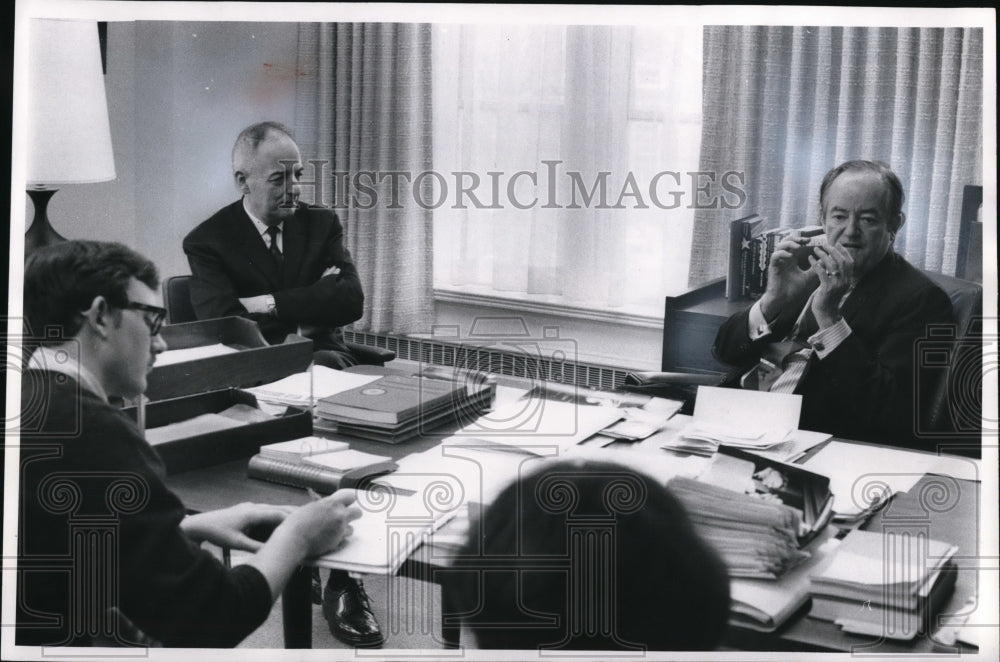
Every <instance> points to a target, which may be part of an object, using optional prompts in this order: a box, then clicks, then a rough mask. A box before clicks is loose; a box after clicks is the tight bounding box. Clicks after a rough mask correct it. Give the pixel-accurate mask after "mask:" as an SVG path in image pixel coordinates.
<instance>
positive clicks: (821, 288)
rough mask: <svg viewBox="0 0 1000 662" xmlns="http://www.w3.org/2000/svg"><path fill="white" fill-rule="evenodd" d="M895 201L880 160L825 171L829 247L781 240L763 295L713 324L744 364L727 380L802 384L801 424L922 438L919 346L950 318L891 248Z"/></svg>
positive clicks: (724, 350) (787, 387) (770, 387)
mask: <svg viewBox="0 0 1000 662" xmlns="http://www.w3.org/2000/svg"><path fill="white" fill-rule="evenodd" d="M902 204H903V187H902V184H901V183H900V181H899V178H898V177H897V176H896V174H895V173H893V172H892V170H891V169H890V168H889V166H887V165H886V164H884V163H881V162H877V161H849V162H847V163H844V164H841V165H840V166H837V167H836V168H834V169H833V170H831V171H830V172H829V173H827V175H826V177H825V178H824V179H823V182H822V185H821V186H820V222H821V223H822V225H823V228H824V230H825V232H826V242H825V244H823V245H821V246H818V247H814V248H810V247H808V246H807V243H808V240H807V239H805V238H803V237H801V236H798V235H793V236H791V237H790V238H788V239H786V240H785V241H783V242H781V243H779V244H778V246H777V247H776V249H775V251H774V253H773V255H772V256H771V261H770V264H769V266H768V283H767V289H766V291H765V293H764V295H763V296H762V297H761V298H760V299H759V300H758V301H757V302H756V303H754V304H753V306H751V307H750V308H749V309H747V310H745V311H743V312H742V313H738V314H736V315H734V316H732V317H731V318H730V319H729V320H727V321H726V322H725V323H724V324H723V325H722V327H721V328H720V329H719V332H718V335H717V337H716V340H715V346H714V347H713V351H714V353H715V355H716V357H717V358H718V359H719V360H721V361H723V362H724V363H728V364H731V365H736V366H740V370H739V371H737V372H736V373H734V374H733V376H731V378H730V385H735V384H736V383H737V381H738V382H739V383H740V385H742V386H743V387H744V388H756V389H759V390H766V391H772V392H785V393H793V392H794V393H800V394H801V395H802V417H801V426H802V427H803V428H806V429H813V430H820V431H823V432H829V433H832V434H835V435H838V436H841V437H848V438H854V439H863V440H870V441H876V442H881V443H890V444H896V445H903V446H913V445H919V443H920V440H919V439H918V438H917V437H916V435H915V432H914V431H915V430H916V429H917V426H916V425H915V416H918V415H920V412H921V409H920V408H921V406H922V404H923V403H920V402H916V403H915V400H916V399H917V396H916V395H915V384H916V381H917V378H916V370H917V366H915V363H916V358H915V357H916V351H915V349H916V343H917V341H918V340H919V339H921V338H924V337H926V332H927V327H928V325H929V324H941V323H949V322H951V321H952V320H953V317H952V308H951V302H950V300H949V299H948V296H947V295H946V294H945V293H944V292H943V291H942V290H941V289H940V288H938V287H937V286H936V285H935V284H934V283H932V282H931V281H930V279H928V278H927V277H926V276H925V275H924V274H922V273H921V272H920V271H919V270H918V269H916V268H914V267H913V266H912V265H910V264H909V263H908V262H907V261H906V260H905V259H903V257H902V256H900V255H898V254H896V253H895V252H894V251H893V242H894V241H895V238H896V233H897V232H899V229H900V227H902V225H903V222H904V221H905V216H904V214H903V212H902ZM803 253H805V255H806V256H807V259H808V265H804V264H803V263H802V261H801V260H802V257H803ZM800 265H801V266H800ZM803 266H808V268H802V267H803Z"/></svg>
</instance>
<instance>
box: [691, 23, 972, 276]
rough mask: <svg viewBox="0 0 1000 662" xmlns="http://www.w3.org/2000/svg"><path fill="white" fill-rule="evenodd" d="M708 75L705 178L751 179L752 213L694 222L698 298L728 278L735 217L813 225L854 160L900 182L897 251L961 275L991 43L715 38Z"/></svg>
mask: <svg viewBox="0 0 1000 662" xmlns="http://www.w3.org/2000/svg"><path fill="white" fill-rule="evenodd" d="M703 65H704V88H703V91H704V93H703V120H702V147H701V158H700V162H701V169H702V170H710V171H726V170H737V171H741V172H744V173H746V187H745V190H746V194H747V201H746V204H745V206H744V208H743V209H742V210H738V211H737V212H735V213H736V214H737V215H734V211H733V210H724V209H722V210H719V209H699V210H697V211H696V213H695V227H694V237H693V241H692V253H691V272H690V278H689V284H690V285H692V286H695V285H699V284H701V283H704V282H705V281H707V280H710V279H712V278H716V277H719V276H722V275H724V273H725V264H726V259H727V254H728V234H727V233H728V229H727V228H728V223H729V221H732V220H735V219H736V218H737V217H738V216H740V215H745V214H743V213H739V212H746V213H751V212H754V213H758V214H760V215H761V216H763V217H765V218H766V219H768V220H769V221H770V223H771V225H773V226H776V227H777V226H781V227H799V226H802V225H810V224H813V223H817V222H818V219H819V185H820V182H821V180H822V178H823V175H824V174H825V173H826V172H827V171H828V170H829V169H830V168H832V167H834V166H835V165H837V164H839V163H841V162H843V161H847V160H849V159H857V158H860V159H877V160H881V161H885V162H886V163H888V164H889V165H890V166H891V167H892V168H893V169H894V170H895V171H896V173H897V174H898V175H899V177H900V180H901V181H902V182H903V187H904V190H905V192H906V200H905V201H904V206H903V209H904V211H905V212H906V215H907V221H906V225H905V226H904V227H903V230H902V232H901V233H900V234H899V236H898V237H897V238H896V250H897V251H898V252H900V253H901V254H903V255H904V256H905V257H906V258H907V259H908V260H909V261H910V262H911V263H913V264H914V265H916V266H918V267H921V268H924V269H928V270H931V271H940V272H944V273H949V274H954V273H955V262H956V254H957V246H958V229H959V216H960V212H961V204H962V188H963V186H964V185H966V184H976V183H982V135H983V134H982V131H983V130H982V87H983V32H982V29H979V28H866V27H859V28H841V27H755V26H709V27H706V28H705V31H704V63H703Z"/></svg>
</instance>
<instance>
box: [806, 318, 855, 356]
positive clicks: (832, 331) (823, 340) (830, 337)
mask: <svg viewBox="0 0 1000 662" xmlns="http://www.w3.org/2000/svg"><path fill="white" fill-rule="evenodd" d="M849 335H851V327H850V326H848V324H847V320H845V319H844V318H843V317H841V318H840V319H839V320H838V321H837V323H836V324H834V325H833V326H828V327H826V328H825V329H820V330H819V331H817V332H816V333H814V334H812V335H811V336H809V344H810V345H812V347H813V349H814V350H816V356H818V357H819V358H820V359H825V358H826V357H827V356H828V355H829V354H830V352H832V351H833V350H835V349H837V348H838V347H839V346H840V343H842V342H844V340H846V339H847V336H849Z"/></svg>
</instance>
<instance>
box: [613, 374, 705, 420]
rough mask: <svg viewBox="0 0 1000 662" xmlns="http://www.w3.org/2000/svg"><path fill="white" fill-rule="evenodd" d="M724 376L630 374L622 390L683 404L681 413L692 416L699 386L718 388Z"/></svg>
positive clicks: (626, 377)
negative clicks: (677, 401)
mask: <svg viewBox="0 0 1000 662" xmlns="http://www.w3.org/2000/svg"><path fill="white" fill-rule="evenodd" d="M723 379H725V376H724V375H711V374H709V375H706V374H698V373H687V372H630V373H629V374H628V375H626V376H625V383H624V384H622V386H621V390H623V391H628V392H630V393H641V394H643V395H652V396H655V397H659V398H668V399H670V400H679V401H681V402H683V403H684V404H683V406H682V407H681V410H680V413H681V414H687V415H690V414H691V413H692V412H693V411H694V400H695V397H696V396H697V394H698V387H699V386H718V385H719V384H721V383H722V381H723Z"/></svg>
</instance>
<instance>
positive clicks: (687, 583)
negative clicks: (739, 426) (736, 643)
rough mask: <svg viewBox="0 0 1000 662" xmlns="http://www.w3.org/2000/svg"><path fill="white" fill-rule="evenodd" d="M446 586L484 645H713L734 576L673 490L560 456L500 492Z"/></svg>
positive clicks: (467, 624) (611, 647)
mask: <svg viewBox="0 0 1000 662" xmlns="http://www.w3.org/2000/svg"><path fill="white" fill-rule="evenodd" d="M453 567H454V570H452V575H451V577H450V578H448V579H446V582H447V583H446V584H445V589H444V590H447V591H449V592H450V595H451V597H452V600H453V602H452V604H454V605H455V606H456V608H457V609H458V611H459V612H460V614H461V619H462V626H463V629H464V631H465V632H467V633H468V634H471V635H472V636H473V637H474V639H475V645H476V646H478V647H479V648H489V649H518V650H527V649H532V650H535V649H545V650H595V649H599V650H637V649H647V650H711V649H713V648H715V647H716V646H717V645H718V644H719V642H720V641H721V639H722V636H723V633H724V631H725V628H726V623H727V620H728V616H729V600H730V598H729V578H728V575H727V572H726V567H725V565H724V564H723V562H722V560H721V558H720V556H719V555H718V553H716V551H715V550H714V549H713V548H712V547H711V546H709V545H708V544H707V543H706V542H705V541H704V540H702V539H701V538H700V537H699V535H698V534H697V533H696V531H695V530H694V528H693V526H692V524H691V521H690V520H689V518H688V516H687V513H686V511H685V510H684V508H683V506H682V505H681V503H680V501H678V499H677V498H676V497H674V496H673V495H672V494H671V493H670V491H669V489H668V488H666V487H664V486H663V485H661V484H659V483H657V482H656V481H655V480H653V479H651V478H649V477H647V476H646V475H644V474H641V473H637V472H636V471H635V470H632V469H627V468H625V467H622V466H619V465H617V464H613V463H611V462H585V463H578V462H575V461H565V460H557V461H553V462H551V463H547V464H545V465H544V466H543V467H542V468H540V469H538V470H536V471H535V472H533V473H531V474H529V475H527V476H525V477H524V478H522V479H520V480H518V481H516V482H514V483H513V484H511V485H509V486H508V487H507V488H506V489H504V490H503V491H502V492H501V493H500V495H499V496H498V497H497V498H496V500H495V501H494V502H493V503H492V504H490V505H489V506H488V507H487V508H485V510H484V511H483V513H482V516H481V518H480V519H479V521H478V523H474V524H473V526H472V527H471V528H470V534H469V536H468V539H467V540H466V542H465V544H464V545H463V546H462V548H461V550H460V551H459V552H458V553H457V554H456V556H455V563H454V566H453Z"/></svg>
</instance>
